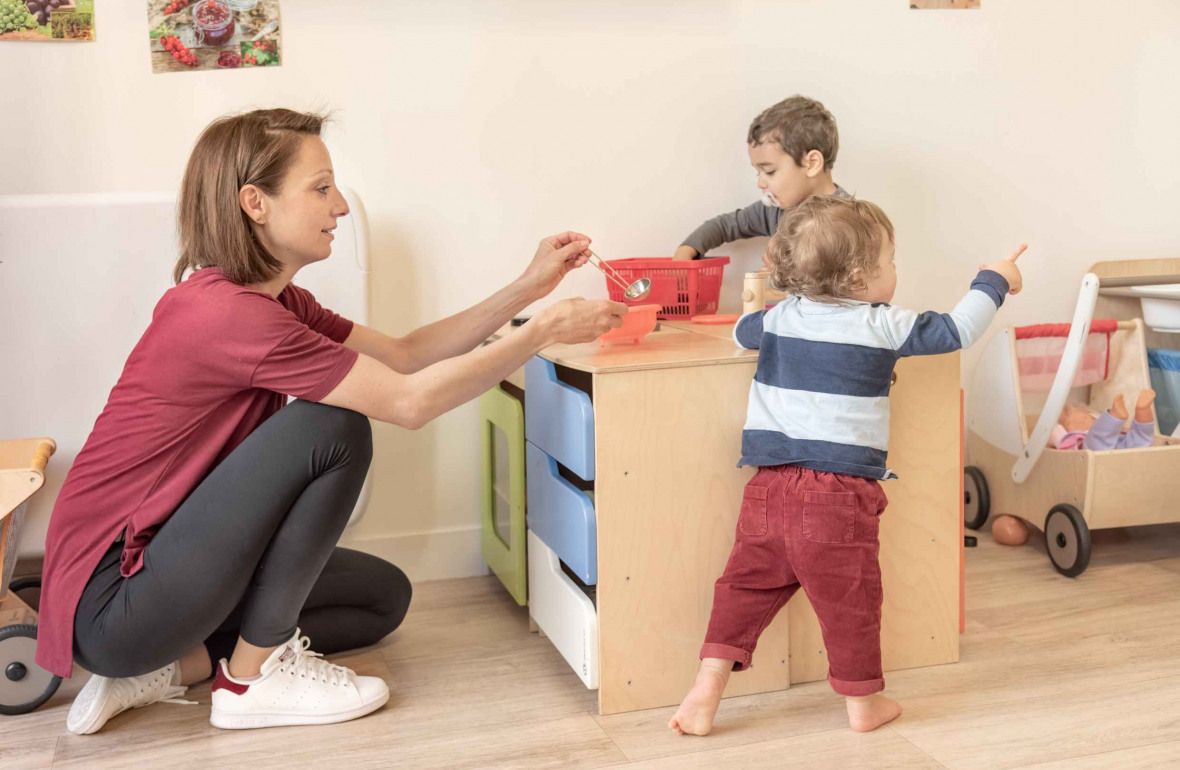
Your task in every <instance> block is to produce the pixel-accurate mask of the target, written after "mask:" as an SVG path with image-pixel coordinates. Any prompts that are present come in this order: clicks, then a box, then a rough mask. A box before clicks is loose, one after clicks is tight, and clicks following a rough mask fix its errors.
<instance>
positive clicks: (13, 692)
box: [0, 626, 61, 716]
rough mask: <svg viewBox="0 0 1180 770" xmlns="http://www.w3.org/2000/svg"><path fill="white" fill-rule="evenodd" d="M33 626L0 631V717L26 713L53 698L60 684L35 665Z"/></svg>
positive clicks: (11, 627)
mask: <svg viewBox="0 0 1180 770" xmlns="http://www.w3.org/2000/svg"><path fill="white" fill-rule="evenodd" d="M36 652H37V627H36V626H4V627H3V628H0V714H4V715H5V716H14V715H16V714H27V713H29V712H30V711H32V710H33V709H35V708H37V707H38V706H40V705H41V704H42V703H44V702H45V701H47V700H49V699H50V698H51V697H53V694H54V693H55V692H57V688H58V685H60V684H61V677H60V676H54V675H53V674H51V673H49V672H48V671H46V670H45V669H43V668H41V667H40V666H38V665H37V664H36V663H35V662H34V661H33V657H34V655H36Z"/></svg>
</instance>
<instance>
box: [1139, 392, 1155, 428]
mask: <svg viewBox="0 0 1180 770" xmlns="http://www.w3.org/2000/svg"><path fill="white" fill-rule="evenodd" d="M1154 403H1155V391H1154V390H1151V389H1150V388H1148V389H1146V390H1141V391H1139V400H1138V401H1136V402H1135V422H1151V421H1152V419H1154V415H1152V413H1151V405H1152V404H1154Z"/></svg>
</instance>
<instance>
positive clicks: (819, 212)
mask: <svg viewBox="0 0 1180 770" xmlns="http://www.w3.org/2000/svg"><path fill="white" fill-rule="evenodd" d="M886 238H888V239H889V240H890V241H892V240H893V223H892V222H890V221H889V217H887V216H885V212H884V211H882V210H881V207H880V206H878V205H876V204H875V203H869V202H868V201H861V200H853V199H849V198H839V197H836V196H835V195H816V196H814V197H811V198H807V199H806V200H804V201H802V202H800V203H799V204H798V205H797V206H795V207H794V208H793V209H791V210H790V211H788V212H786V213H785V214H784V215H783V218H782V219H781V220H779V223H778V229H777V230H776V231H775V233H774V237H772V238H771V239H770V246H769V254H770V258H771V260H772V261H773V262H774V275H773V282H774V285H775V287H776V288H778V289H781V290H782V291H785V292H787V293H788V294H795V295H798V296H803V297H807V298H808V299H814V300H819V301H825V300H833V299H847V298H850V297H852V296H854V295H855V294H857V293H859V292H861V291H863V290H864V289H865V288H866V287H867V279H868V278H871V277H873V276H875V275H876V274H877V271H878V270H879V269H880V259H881V247H882V246H883V245H884V244H885V239H886Z"/></svg>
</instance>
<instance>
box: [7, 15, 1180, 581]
mask: <svg viewBox="0 0 1180 770" xmlns="http://www.w3.org/2000/svg"><path fill="white" fill-rule="evenodd" d="M99 6H100V7H99V13H98V42H96V43H94V44H77V45H60V46H57V45H32V44H24V45H21V44H0V72H3V73H6V77H7V82H9V83H24V84H26V85H24V86H23V87H22V88H21V89H19V90H18V91H16V92H15V93H14V91H13V89H11V88H8V89H6V90H5V91H4V95H3V97H0V99H2V101H0V112H2V119H0V140H2V144H0V146H3V147H4V148H5V153H4V157H3V160H2V161H0V193H50V192H55V193H56V192H92V191H100V190H159V189H173V188H175V186H176V185H177V183H178V182H179V179H180V175H181V172H182V170H183V167H184V162H185V159H186V157H187V154H188V151H189V149H190V147H191V145H192V142H193V140H194V139H195V137H196V135H197V133H198V132H199V130H200V129H201V128H202V127H203V126H204V125H205V124H206V123H207V122H208V121H210V120H211V119H213V118H214V117H216V116H218V115H220V114H221V113H224V112H227V111H232V110H239V109H244V108H249V107H255V106H273V105H285V106H290V107H295V108H313V107H329V108H334V109H336V111H337V118H338V122H337V124H336V125H335V127H334V128H333V129H332V132H331V135H330V137H329V141H330V145H331V147H332V149H333V154H334V160H335V163H336V166H337V172H338V176H339V178H340V181H341V182H342V183H344V184H347V185H350V186H352V187H354V188H355V189H357V190H359V191H360V192H361V193H362V195H363V196H364V197H365V200H366V201H367V203H368V209H369V215H370V218H371V220H372V227H373V231H374V232H373V240H374V245H375V252H376V253H375V260H374V285H373V296H374V298H375V307H374V315H373V320H374V325H375V326H377V327H378V328H380V329H382V330H383V331H386V332H391V333H397V332H402V331H406V330H408V329H410V328H412V327H413V326H415V325H417V324H420V323H424V322H427V321H430V320H432V319H434V318H437V317H439V316H441V315H443V314H448V313H452V312H455V311H458V310H460V309H462V308H463V307H464V306H466V305H468V304H470V303H472V302H475V301H477V300H478V299H480V298H481V297H482V296H484V295H485V294H486V293H487V292H488V291H489V290H490V288H491V287H492V286H493V285H495V284H499V283H503V282H505V281H508V280H509V279H511V278H512V277H514V276H515V275H516V274H517V272H518V271H519V270H521V269H522V268H523V266H524V264H525V263H526V261H527V259H528V258H529V256H530V255H531V253H532V249H533V247H534V245H535V242H536V241H537V240H538V239H539V238H540V237H541V236H542V235H545V234H547V233H550V232H554V231H558V230H561V229H564V228H577V229H581V230H583V231H584V232H587V233H589V234H591V235H592V236H593V237H594V238H595V241H596V245H597V247H598V250H599V251H600V253H601V254H603V255H604V256H606V257H607V258H617V257H626V256H638V255H650V254H666V253H669V252H670V250H671V249H672V248H673V247H674V246H675V245H676V244H677V243H678V242H679V238H680V237H682V236H683V235H684V234H686V233H687V232H688V231H689V230H690V229H691V228H692V227H693V226H695V225H696V224H697V223H698V222H699V221H700V220H702V219H703V218H705V217H706V216H709V215H712V214H715V213H717V212H719V211H721V210H725V209H728V208H734V207H737V206H739V205H744V204H745V203H747V202H749V201H751V200H753V199H754V192H755V191H754V187H753V174H752V172H751V170H750V169H749V167H748V162H747V159H746V155H745V146H744V139H745V132H746V126H747V125H748V123H749V121H750V119H751V118H752V117H753V116H754V115H755V114H756V113H757V112H758V111H759V110H760V109H761V108H763V107H765V106H767V105H769V104H771V103H773V102H774V101H777V100H778V99H780V98H782V97H784V96H788V95H790V94H792V93H796V92H802V93H805V94H809V95H811V96H815V97H817V98H819V99H821V100H823V101H824V103H825V104H826V105H827V106H828V107H829V109H831V110H832V111H833V112H834V113H835V114H836V116H837V118H838V119H839V123H840V129H841V140H842V149H841V152H840V157H839V162H838V163H837V166H836V171H837V174H836V179H837V181H839V182H840V183H841V184H842V185H844V186H845V187H847V188H848V189H849V190H852V191H854V192H856V193H857V194H858V195H859V196H860V197H863V198H867V199H870V200H873V201H876V202H878V203H880V204H881V205H882V206H884V208H885V209H886V211H887V212H889V214H890V216H891V217H892V218H893V221H894V223H895V225H896V226H897V230H898V258H899V259H898V261H899V267H900V272H901V284H900V287H899V291H898V297H897V300H898V302H900V303H903V304H909V305H914V306H918V305H921V306H930V307H938V308H949V306H950V305H951V304H953V302H954V301H955V300H956V299H957V297H958V296H959V294H960V293H961V292H962V291H963V290H964V289H965V288H966V283H967V281H968V280H969V278H970V277H971V276H972V275H973V271H974V269H975V268H976V267H977V266H978V265H979V264H981V263H982V262H984V261H988V260H991V259H995V258H998V257H1000V256H1003V255H1004V254H1005V253H1007V251H1008V250H1009V249H1011V247H1012V246H1014V245H1015V244H1017V243H1018V242H1020V241H1022V240H1026V241H1028V242H1029V244H1030V250H1029V252H1028V255H1027V257H1026V258H1025V260H1024V262H1023V265H1024V267H1025V274H1026V287H1027V293H1026V294H1025V295H1022V296H1021V297H1018V298H1016V299H1015V300H1014V301H1012V302H1011V304H1010V305H1009V306H1008V307H1007V308H1006V309H1005V311H1004V314H1003V316H1002V318H1003V321H1004V322H1006V323H1009V324H1011V323H1029V322H1034V321H1064V320H1068V315H1069V312H1070V310H1071V309H1072V303H1073V299H1074V292H1075V289H1076V286H1077V284H1078V282H1079V280H1080V277H1081V274H1082V273H1083V272H1084V270H1085V269H1086V267H1087V266H1088V265H1090V264H1091V263H1092V262H1094V261H1096V260H1099V259H1121V258H1137V257H1162V256H1173V257H1174V256H1178V255H1180V229H1178V228H1177V227H1176V226H1175V221H1176V212H1177V211H1178V210H1180V184H1178V183H1177V177H1178V176H1180V143H1178V142H1177V141H1176V126H1177V125H1180V108H1178V106H1177V98H1176V93H1177V92H1176V73H1177V72H1180V42H1178V40H1180V36H1178V35H1180V6H1178V5H1177V4H1176V3H1174V2H1172V0H1141V1H1140V2H1136V3H1116V2H1113V0H1068V1H1067V0H1023V1H1022V0H984V3H983V6H984V7H983V9H982V10H979V11H911V10H909V9H908V8H907V6H908V3H907V2H906V0H841V1H839V2H837V1H836V0H793V1H790V2H782V1H780V2H741V1H739V0H731V1H730V2H717V1H716V0H710V1H709V2H675V3H673V2H647V3H637V2H622V1H621V0H597V1H595V2H578V3H573V2H541V1H540V0H533V1H531V2H527V1H524V0H518V1H517V2H496V3H492V2H475V1H474V0H467V1H465V2H460V1H458V0H438V1H436V2H433V3H402V2H384V3H382V2H362V1H361V0H345V1H343V2H333V3H330V4H325V3H323V2H311V1H310V0H283V25H284V53H285V56H286V58H287V63H286V64H285V65H284V66H283V67H281V68H278V69H272V70H255V71H245V72H239V73H225V72H202V73H186V74H178V75H167V76H164V75H160V76H153V75H151V74H150V67H149V63H148V52H147V44H146V41H145V39H144V38H145V34H144V33H145V12H144V9H143V7H142V4H141V3H139V2H134V1H132V0H128V1H127V2H102V3H100V4H99ZM35 83H40V84H45V85H46V88H45V89H44V90H43V91H38V90H37V89H36V88H35V86H34V85H33V84H35ZM729 253H731V254H734V255H736V256H737V257H738V259H735V264H734V265H731V267H730V268H729V278H730V280H729V281H727V283H728V285H729V287H730V288H729V289H728V291H727V294H726V297H725V304H726V305H727V306H728V307H729V308H734V307H735V306H736V305H737V304H738V297H737V295H738V290H737V289H736V286H737V282H736V281H735V280H734V279H737V278H740V274H741V272H743V271H744V270H746V269H752V268H753V267H754V266H755V265H756V264H757V262H758V255H759V254H760V253H761V245H760V244H756V243H747V244H743V245H741V246H738V247H733V248H731V249H729ZM171 261H172V256H171V255H161V265H160V269H161V270H162V271H168V270H170V268H171ZM93 269H106V270H114V269H118V266H117V265H105V266H103V265H93V264H79V271H80V272H79V275H78V276H77V279H78V280H82V279H83V278H82V276H84V271H85V270H93ZM11 290H13V289H12V287H3V286H0V292H3V291H11ZM559 291H560V293H561V294H562V295H574V294H584V295H588V296H603V295H604V294H605V288H604V283H603V280H602V278H601V276H600V275H598V274H597V273H594V272H590V270H589V269H587V270H586V271H585V273H584V274H581V275H577V276H575V277H573V278H572V279H570V280H569V281H567V284H566V285H565V286H563V287H562V288H561V289H560V290H559ZM973 361H974V354H973V353H969V354H968V355H967V356H966V364H965V365H967V366H970V364H971V363H972V362H973ZM0 408H2V407H0ZM475 424H476V411H475V409H474V408H473V407H472V406H468V407H465V408H462V409H459V410H456V411H455V412H454V413H452V414H450V415H448V416H446V417H444V418H442V419H440V420H438V421H437V422H436V423H435V424H433V425H431V426H429V427H428V428H426V429H424V430H422V431H420V432H418V433H407V432H404V431H400V430H397V429H394V428H391V427H387V426H381V427H379V428H378V429H377V431H376V436H377V454H376V460H375V462H376V463H377V469H378V475H377V479H376V481H377V485H376V487H375V490H374V496H373V503H372V506H371V508H370V511H369V515H368V517H367V518H366V519H365V520H364V521H363V522H362V524H361V525H360V526H359V528H358V530H357V531H356V532H354V533H353V535H352V537H354V538H360V539H362V540H365V541H366V544H367V547H369V548H371V549H373V550H375V551H377V552H380V553H384V554H386V555H389V556H391V557H393V558H396V559H397V560H398V561H399V562H401V563H402V564H403V566H405V567H407V568H408V570H409V572H410V574H411V575H412V576H414V577H416V578H419V579H421V578H424V577H437V576H446V575H457V574H471V573H472V572H474V571H477V570H479V569H480V565H479V561H478V557H477V553H478V534H477V525H478V508H479V506H478V497H477V487H476V466H477V458H478V446H477V442H476V438H477V437H476V431H475Z"/></svg>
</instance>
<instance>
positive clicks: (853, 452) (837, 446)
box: [733, 270, 1009, 479]
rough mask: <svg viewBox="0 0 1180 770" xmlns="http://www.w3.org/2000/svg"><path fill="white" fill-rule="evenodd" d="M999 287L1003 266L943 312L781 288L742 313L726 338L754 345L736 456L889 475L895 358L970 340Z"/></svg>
mask: <svg viewBox="0 0 1180 770" xmlns="http://www.w3.org/2000/svg"><path fill="white" fill-rule="evenodd" d="M1008 288H1009V287H1008V282H1007V281H1006V280H1005V279H1004V277H1003V276H1002V275H1000V274H999V273H996V272H993V271H991V270H984V271H982V272H981V273H980V274H979V275H978V276H977V277H976V278H975V280H974V281H973V282H972V284H971V289H970V291H968V292H967V295H966V296H965V297H963V299H962V300H960V301H959V304H958V305H956V306H955V309H954V310H952V311H951V312H949V313H934V312H927V313H917V312H915V311H913V310H907V309H905V308H900V307H892V306H890V305H886V304H884V303H881V304H869V303H867V302H856V301H852V300H846V301H844V302H840V303H832V302H815V301H813V300H810V299H807V298H806V297H788V298H787V299H785V300H783V301H782V302H780V303H779V304H778V305H776V306H775V307H774V308H772V309H771V310H762V311H759V312H756V313H748V314H747V315H744V316H742V317H741V319H740V320H739V321H738V322H737V325H735V326H734V328H733V337H734V341H736V342H737V344H738V345H740V346H742V347H743V348H749V349H751V350H758V351H759V354H758V370H757V373H756V374H755V375H754V382H753V383H751V385H750V403H749V409H748V412H747V415H746V427H745V430H743V431H742V459H741V461H740V462H739V463H738V465H739V466H742V465H788V464H789V465H798V466H801V467H803V468H810V469H812V470H817V471H828V472H830V473H842V474H845V475H849V476H865V477H868V478H874V479H889V478H897V477H896V476H895V475H894V474H893V472H892V471H891V470H889V468H888V467H887V466H886V453H887V451H888V448H889V387H890V379H891V377H892V375H893V368H894V366H896V364H897V359H899V358H901V357H903V356H931V355H938V354H940V353H950V352H952V351H955V350H959V349H960V348H965V347H968V346H970V345H971V344H973V343H974V342H975V341H977V340H978V339H979V338H980V337H981V336H982V335H983V333H984V331H985V330H986V329H987V327H988V325H989V324H990V323H991V322H992V319H993V318H995V315H996V310H997V309H998V308H999V307H1000V305H1002V304H1003V303H1004V297H1005V296H1006V295H1007V294H1008Z"/></svg>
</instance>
